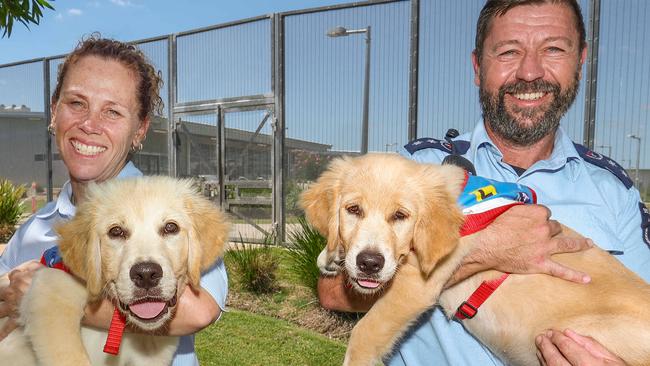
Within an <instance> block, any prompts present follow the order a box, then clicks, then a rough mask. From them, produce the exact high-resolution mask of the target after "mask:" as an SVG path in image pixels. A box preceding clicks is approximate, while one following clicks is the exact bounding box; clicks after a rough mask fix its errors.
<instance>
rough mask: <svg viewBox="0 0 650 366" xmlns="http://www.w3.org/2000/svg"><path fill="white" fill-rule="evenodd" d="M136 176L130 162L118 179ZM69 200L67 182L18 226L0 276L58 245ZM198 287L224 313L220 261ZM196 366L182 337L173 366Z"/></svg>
mask: <svg viewBox="0 0 650 366" xmlns="http://www.w3.org/2000/svg"><path fill="white" fill-rule="evenodd" d="M139 176H142V172H140V170H138V168H136V167H135V165H133V163H132V162H128V163H127V164H126V165H125V166H124V168H122V171H120V174H118V176H117V178H128V177H139ZM71 197H72V186H71V185H70V182H69V181H68V182H66V183H65V184H64V185H63V188H61V193H60V194H59V197H58V199H57V200H56V201H52V202H49V203H48V204H47V205H45V207H43V208H42V209H40V210H38V212H36V213H35V214H34V215H32V217H31V218H30V219H29V220H28V221H27V222H26V223H25V224H23V225H21V226H20V228H19V229H18V231H16V233H15V234H14V236H13V237H12V238H11V240H9V243H8V244H7V247H6V248H5V251H4V253H2V256H0V275H2V274H4V273H6V272H9V271H11V269H12V268H14V267H16V266H17V265H19V264H21V263H23V262H27V261H29V260H33V259H40V258H41V256H42V255H43V252H44V251H45V250H46V249H49V248H51V247H53V246H55V245H56V244H57V236H56V233H55V232H54V230H53V226H54V225H55V224H56V223H58V222H61V221H65V220H69V219H70V218H72V217H73V216H74V214H75V211H76V210H75V207H74V205H73V204H72V201H71ZM201 287H203V288H204V289H205V290H206V291H207V292H208V293H209V294H210V295H212V297H213V298H214V299H215V301H216V302H217V304H219V307H220V308H221V310H225V309H226V295H227V293H228V277H227V276H226V267H225V266H224V264H223V261H222V260H221V259H220V260H218V261H217V262H216V263H215V264H214V266H212V267H211V268H210V269H209V270H208V271H206V272H205V273H204V274H203V275H202V276H201ZM198 364H199V361H198V359H197V358H196V354H195V353H194V335H189V336H183V337H181V338H180V342H179V345H178V349H177V350H176V355H175V356H174V361H173V363H172V365H174V366H193V365H198Z"/></svg>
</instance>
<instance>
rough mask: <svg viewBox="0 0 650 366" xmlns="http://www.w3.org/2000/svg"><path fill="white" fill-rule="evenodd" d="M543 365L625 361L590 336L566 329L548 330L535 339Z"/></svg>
mask: <svg viewBox="0 0 650 366" xmlns="http://www.w3.org/2000/svg"><path fill="white" fill-rule="evenodd" d="M535 344H536V345H537V350H538V352H537V358H538V359H539V362H540V363H541V364H542V365H544V366H587V365H588V366H625V362H624V361H623V360H622V359H620V358H619V357H618V356H616V355H615V354H613V353H611V352H610V351H609V350H607V349H606V348H605V347H603V345H602V344H600V343H598V342H597V341H596V340H594V339H593V338H591V337H585V336H582V335H579V334H577V333H576V332H574V331H572V330H570V329H567V330H565V331H564V332H560V331H557V330H548V331H546V333H544V334H540V335H539V336H537V338H536V339H535Z"/></svg>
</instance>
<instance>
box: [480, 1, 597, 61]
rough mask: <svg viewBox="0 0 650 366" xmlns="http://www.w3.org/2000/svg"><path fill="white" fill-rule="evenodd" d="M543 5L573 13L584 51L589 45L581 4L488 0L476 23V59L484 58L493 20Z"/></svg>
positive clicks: (573, 2) (574, 2) (575, 2)
mask: <svg viewBox="0 0 650 366" xmlns="http://www.w3.org/2000/svg"><path fill="white" fill-rule="evenodd" d="M541 4H557V5H565V6H567V7H568V8H569V9H571V11H572V12H573V18H574V19H575V26H576V30H577V31H578V36H579V37H580V48H579V49H580V50H582V49H584V48H585V46H586V45H587V42H586V34H585V23H584V21H583V19H582V12H581V11H580V4H578V1H577V0H487V1H486V3H485V5H484V6H483V9H481V14H480V15H479V17H478V21H477V22H476V45H475V50H474V52H475V53H476V57H477V59H478V61H479V63H480V62H481V58H482V57H483V43H484V42H485V37H487V33H488V31H489V29H490V25H491V23H492V19H494V18H495V17H500V16H502V15H504V14H505V13H507V12H508V11H509V10H510V9H512V8H515V7H518V6H523V5H541Z"/></svg>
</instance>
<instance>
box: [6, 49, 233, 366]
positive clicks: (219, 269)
mask: <svg viewBox="0 0 650 366" xmlns="http://www.w3.org/2000/svg"><path fill="white" fill-rule="evenodd" d="M161 84H162V81H161V79H160V77H159V76H158V74H157V73H156V71H155V69H154V68H153V66H151V64H149V62H148V61H147V60H146V58H145V56H144V54H143V53H142V52H140V51H139V50H137V49H136V48H135V47H134V46H132V45H128V44H125V43H122V42H118V41H114V40H109V39H102V38H98V37H96V36H91V37H90V38H89V39H87V40H85V41H83V42H81V43H80V44H79V45H78V46H77V48H76V49H75V50H74V51H73V52H72V53H71V54H70V55H68V56H67V58H66V60H65V62H64V63H63V65H62V66H61V68H60V69H59V75H58V79H57V85H56V89H55V91H54V94H53V95H52V104H51V111H52V121H51V124H50V125H49V127H48V130H49V131H50V133H51V134H52V135H54V137H55V138H56V144H57V147H58V149H59V153H60V154H61V159H62V160H63V162H64V164H65V166H66V168H67V169H68V172H69V175H70V180H69V181H68V182H67V183H66V184H65V185H64V186H63V188H62V190H61V193H60V195H59V197H58V199H57V200H56V201H54V202H50V203H48V204H47V205H46V206H45V207H43V208H42V209H41V210H39V211H38V212H37V213H36V214H35V215H33V216H32V217H31V218H30V219H29V221H27V222H26V223H25V224H24V225H22V226H21V227H20V228H19V229H18V231H17V232H16V234H15V235H14V236H13V237H12V238H11V240H10V241H9V243H8V245H7V247H6V249H5V251H4V253H3V255H2V256H1V257H0V274H3V273H6V272H10V273H9V279H10V284H9V285H8V286H6V287H0V301H3V302H0V317H5V316H10V317H12V318H13V319H14V321H10V322H7V324H6V325H5V327H4V328H3V329H0V340H1V339H2V338H4V337H5V336H6V334H8V333H9V332H11V330H13V329H14V328H15V327H16V323H15V319H16V318H17V316H18V313H17V305H18V303H19V301H20V299H21V297H22V295H23V294H24V293H25V291H26V290H27V288H28V287H29V284H30V282H31V278H32V276H33V274H34V271H36V270H37V269H38V268H40V264H39V263H38V262H37V261H34V260H35V259H38V258H40V257H41V255H42V253H43V251H45V250H46V249H48V248H50V247H52V246H54V245H56V239H57V238H56V234H55V233H54V231H53V230H52V226H53V225H54V224H55V223H56V222H59V221H61V220H67V219H69V218H71V217H72V216H73V215H74V213H75V206H76V205H77V204H79V203H80V202H82V201H83V200H84V193H85V189H86V186H87V184H88V183H89V182H102V181H105V180H107V179H111V178H123V177H133V176H140V175H142V173H141V172H140V171H139V170H138V169H137V168H136V167H135V165H133V163H131V162H130V156H131V154H133V153H135V152H137V151H139V150H141V149H142V141H144V139H145V137H146V133H147V129H148V127H149V122H150V118H151V116H152V114H153V112H154V111H155V110H157V111H160V109H161V107H162V100H161V98H160V96H159V94H158V91H159V89H160V86H161ZM201 286H202V289H201V290H199V291H197V292H194V291H192V290H188V289H186V290H187V291H184V292H183V294H182V296H181V297H180V300H179V304H178V311H177V313H176V316H175V317H174V319H173V320H172V321H171V323H170V327H169V334H170V335H181V336H184V337H181V341H180V344H179V348H178V351H177V353H176V356H175V357H174V362H173V365H198V361H197V359H196V356H195V354H194V338H193V336H192V334H193V333H194V332H196V331H199V330H201V329H202V328H204V327H205V326H207V325H209V324H211V323H212V322H213V321H215V320H216V319H217V318H218V317H219V315H220V314H221V311H222V310H223V309H224V308H225V297H226V292H227V278H226V272H225V267H224V265H223V262H222V261H219V262H218V263H215V265H214V266H213V267H212V268H211V269H210V270H209V271H208V272H206V273H205V274H204V275H203V277H202V278H201ZM112 313H113V305H112V304H111V303H110V301H108V300H104V301H103V302H102V303H101V304H99V305H98V306H93V307H87V308H86V315H85V317H84V324H86V325H91V326H95V327H101V328H105V329H108V326H109V324H110V320H111V316H112Z"/></svg>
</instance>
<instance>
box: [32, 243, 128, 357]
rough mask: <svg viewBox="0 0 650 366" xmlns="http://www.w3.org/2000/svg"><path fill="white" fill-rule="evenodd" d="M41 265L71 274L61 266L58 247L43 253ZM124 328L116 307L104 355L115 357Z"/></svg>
mask: <svg viewBox="0 0 650 366" xmlns="http://www.w3.org/2000/svg"><path fill="white" fill-rule="evenodd" d="M41 264H42V265H44V266H46V267H49V268H56V269H59V270H61V271H64V272H66V273H69V274H71V273H70V268H68V267H66V265H65V264H63V258H61V254H60V252H59V247H58V246H53V247H52V248H50V249H48V250H46V251H45V252H43V256H41ZM125 327H126V318H124V315H122V313H120V312H119V311H118V310H117V307H116V308H115V310H114V311H113V319H111V325H110V327H109V328H108V337H107V338H106V344H105V345H104V352H105V353H110V354H112V355H117V354H118V353H119V352H120V344H121V343H122V335H123V334H124V328H125Z"/></svg>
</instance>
